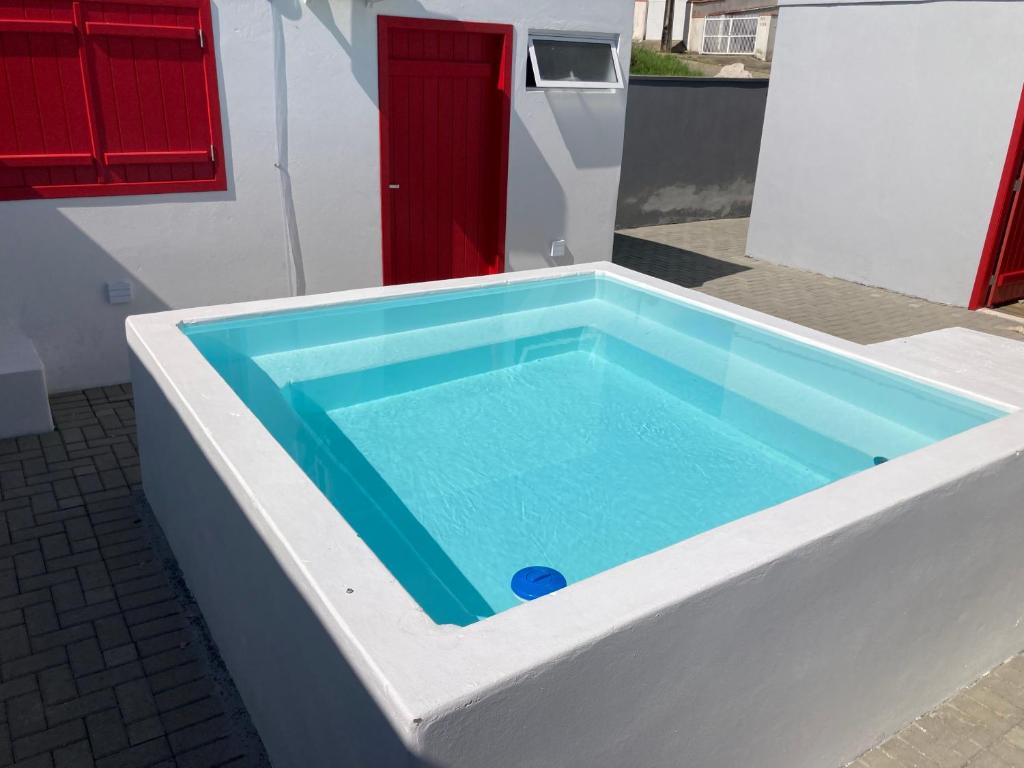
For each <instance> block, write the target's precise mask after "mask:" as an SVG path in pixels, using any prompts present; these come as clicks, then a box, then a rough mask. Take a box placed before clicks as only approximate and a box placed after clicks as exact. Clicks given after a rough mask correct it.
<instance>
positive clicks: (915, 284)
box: [747, 0, 1024, 305]
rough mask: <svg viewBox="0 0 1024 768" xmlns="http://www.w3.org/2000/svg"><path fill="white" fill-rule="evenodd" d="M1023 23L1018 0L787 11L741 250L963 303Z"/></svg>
mask: <svg viewBox="0 0 1024 768" xmlns="http://www.w3.org/2000/svg"><path fill="white" fill-rule="evenodd" d="M1022 28H1024V3H1020V2H973V1H971V0H958V1H957V2H935V3H901V2H882V3H860V2H846V3H844V4H840V5H838V6H831V5H829V6H811V5H807V4H805V3H804V2H803V1H802V0H790V1H789V2H788V3H787V4H785V5H784V6H783V7H782V8H781V10H780V17H779V25H778V32H777V34H778V41H777V43H776V45H775V57H774V63H773V66H772V83H771V88H770V90H769V93H768V108H767V112H766V115H765V124H764V135H763V138H762V142H761V156H760V162H759V166H758V172H757V184H756V187H755V192H754V202H753V212H752V216H751V223H750V233H749V238H748V241H747V251H748V253H749V254H750V255H751V256H754V257H757V258H760V259H765V260H767V261H771V262H775V263H779V264H788V265H791V266H796V267H801V268H804V269H809V270H814V271H816V272H822V273H825V274H828V275H834V276H837V277H842V278H845V279H847V280H853V281H856V282H861V283H866V284H869V285H878V286H882V287H884V288H889V289H891V290H896V291H901V292H903V293H908V294H911V295H915V296H921V297H924V298H927V299H931V300H933V301H940V302H946V303H950V304H958V305H965V304H966V303H967V301H968V299H969V297H970V293H971V289H972V287H973V284H974V278H975V273H976V271H977V269H978V263H979V261H980V258H981V250H982V244H983V241H984V238H985V234H986V231H987V228H988V224H989V218H990V216H991V213H992V205H993V203H994V201H995V195H996V187H997V184H998V181H999V176H1000V174H1001V172H1002V167H1003V163H1004V161H1005V158H1006V152H1007V147H1008V145H1009V141H1010V132H1011V128H1012V125H1013V117H1014V114H1015V111H1016V109H1017V104H1018V101H1019V99H1020V95H1021V84H1022V83H1024V56H1021V53H1020V40H1019V37H1020V36H1019V30H1020V29H1022ZM951 52H955V54H952V53H951Z"/></svg>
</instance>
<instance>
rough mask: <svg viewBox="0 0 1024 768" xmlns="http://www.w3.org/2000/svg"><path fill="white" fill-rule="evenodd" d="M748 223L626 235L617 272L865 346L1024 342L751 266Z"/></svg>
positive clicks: (944, 315)
mask: <svg viewBox="0 0 1024 768" xmlns="http://www.w3.org/2000/svg"><path fill="white" fill-rule="evenodd" d="M746 241H747V220H746V219H721V220H718V221H699V222H693V223H690V224H668V225H662V226H657V227H642V228H640V229H628V230H622V231H620V232H619V233H618V234H616V236H615V255H614V260H615V262H616V263H617V264H622V265H623V266H625V267H630V268H632V269H636V270H638V271H640V272H645V273H647V274H650V275H653V276H655V277H660V278H662V279H663V280H670V281H672V282H674V283H678V284H679V285H683V286H686V287H688V288H694V289H696V290H698V291H702V292H704V293H708V294H711V295H712V296H717V297H719V298H722V299H726V300H727V301H732V302H735V303H737V304H742V305H743V306H745V307H750V308H751V309H756V310H759V311H761V312H766V313H768V314H769V315H775V316H776V317H781V318H784V319H786V320H791V321H793V322H795V323H799V324H801V325H806V326H808V327H810V328H814V329H816V330H819V331H824V332H825V333H831V334H832V335H834V336H840V337H842V338H845V339H849V340H850V341H855V342H858V343H860V344H873V343H875V342H879V341H888V340H890V339H895V338H900V337H902V336H912V335H914V334H918V333H925V332H927V331H934V330H938V329H940V328H949V327H951V326H960V327H963V328H972V329H974V330H979V331H986V332H988V333H994V334H997V335H1000V336H1008V337H1010V338H1017V339H1021V340H1024V318H1021V320H1020V321H1017V320H1016V319H1015V318H1012V317H997V316H994V315H990V314H986V313H981V312H969V311H967V310H966V309H960V308H958V307H950V306H946V305H944V304H935V303H932V302H929V301H924V300H923V299H915V298H912V297H910V296H904V295H902V294H898V293H892V292H891V291H885V290H882V289H880V288H870V287H868V286H864V285H858V284H856V283H850V282H847V281H845V280H838V279H836V278H830V277H823V276H822V275H817V274H814V273H813V272H805V271H803V270H800V269H794V268H792V267H782V266H778V265H775V264H768V263H767V262H763V261H758V260H756V259H750V258H747V257H746V256H745V255H744V253H745V247H746Z"/></svg>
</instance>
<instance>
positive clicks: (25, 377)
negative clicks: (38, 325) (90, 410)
mask: <svg viewBox="0 0 1024 768" xmlns="http://www.w3.org/2000/svg"><path fill="white" fill-rule="evenodd" d="M52 429H53V418H52V417H51V416H50V401H49V400H48V399H47V396H46V375H45V373H44V371H43V362H42V360H40V359H39V353H38V352H36V348H35V345H34V344H33V343H32V341H31V339H29V338H28V337H27V336H25V335H24V334H23V333H21V332H20V331H15V330H10V329H7V328H3V327H0V438H4V437H18V436H19V435H31V434H36V433H39V432H49V431H50V430H52Z"/></svg>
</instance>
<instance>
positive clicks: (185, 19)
mask: <svg viewBox="0 0 1024 768" xmlns="http://www.w3.org/2000/svg"><path fill="white" fill-rule="evenodd" d="M0 75H6V77H0V199H20V198H29V197H75V196H88V195H123V194H147V193H163V192H186V191H205V190H218V189H225V188H226V177H225V174H224V163H223V155H224V152H223V143H222V139H221V129H220V113H219V101H218V95H217V80H216V65H215V62H214V58H213V35H212V29H211V25H210V13H209V0H132V2H129V3H115V2H108V1H107V0H81V2H75V1H74V0H0Z"/></svg>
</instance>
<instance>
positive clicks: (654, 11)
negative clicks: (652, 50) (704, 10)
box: [647, 0, 690, 40]
mask: <svg viewBox="0 0 1024 768" xmlns="http://www.w3.org/2000/svg"><path fill="white" fill-rule="evenodd" d="M689 12H690V6H689V4H688V3H686V2H682V0H676V10H675V16H673V17H672V39H673V40H682V39H683V37H684V36H685V35H686V14H688V13H689ZM664 26H665V0H647V39H648V40H661V30H662V29H663V28H664Z"/></svg>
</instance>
